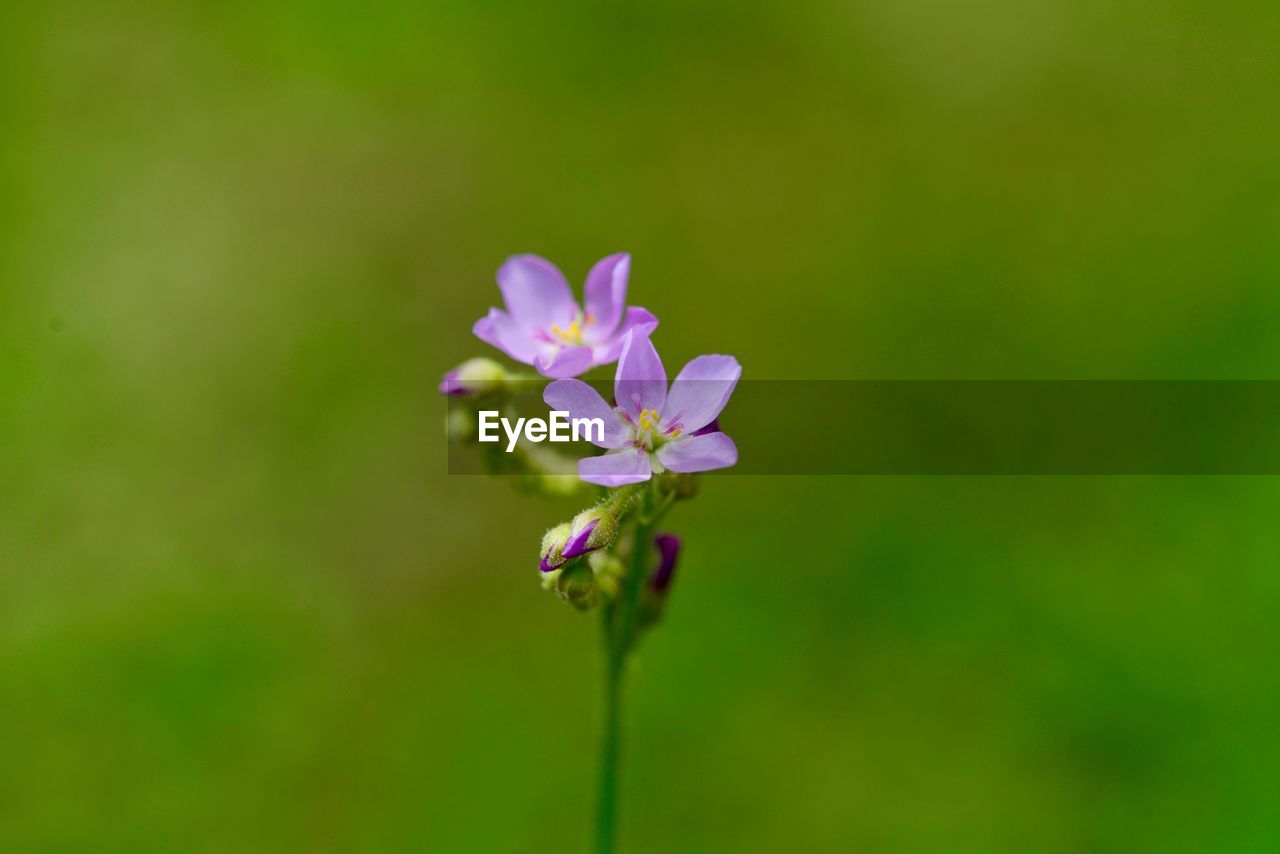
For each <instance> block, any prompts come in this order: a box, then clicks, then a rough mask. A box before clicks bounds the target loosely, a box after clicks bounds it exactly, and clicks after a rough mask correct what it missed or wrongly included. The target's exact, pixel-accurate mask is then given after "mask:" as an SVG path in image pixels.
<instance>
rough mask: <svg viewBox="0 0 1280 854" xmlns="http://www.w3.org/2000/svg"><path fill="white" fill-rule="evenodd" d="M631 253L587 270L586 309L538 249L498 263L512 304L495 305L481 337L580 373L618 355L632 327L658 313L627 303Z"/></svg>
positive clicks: (540, 365)
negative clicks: (537, 252)
mask: <svg viewBox="0 0 1280 854" xmlns="http://www.w3.org/2000/svg"><path fill="white" fill-rule="evenodd" d="M630 270H631V256H630V255H627V254H625V253H619V254H617V255H610V256H609V257H607V258H605V259H603V260H601V261H599V262H598V263H597V264H596V265H595V266H594V267H592V268H591V272H590V273H588V274H587V285H586V289H585V291H586V310H585V311H583V309H582V308H580V307H579V306H578V303H576V302H575V301H574V299H573V294H572V293H570V291H569V283H568V282H566V281H565V278H564V275H563V274H561V272H560V271H559V270H558V269H557V268H556V266H555V265H554V264H552V263H551V262H550V261H547V260H546V259H544V258H539V257H538V256H537V255H516V256H515V257H514V258H509V259H507V262H506V263H505V264H503V265H502V267H501V268H499V269H498V287H499V288H500V289H501V290H502V299H503V301H504V302H505V303H506V306H507V310H506V311H502V310H501V309H497V308H491V309H489V314H488V315H487V316H485V317H482V318H480V319H479V320H477V321H476V325H475V326H474V327H473V328H472V331H473V332H475V334H476V337H477V338H479V339H480V340H481V341H484V342H485V343H486V344H492V345H493V346H494V347H497V348H498V349H499V350H501V351H502V352H504V353H506V354H507V355H508V356H510V357H511V358H513V359H515V360H516V361H517V362H524V363H525V364H526V365H533V366H534V367H535V368H537V370H538V373H540V374H542V375H543V376H547V377H576V376H577V375H578V374H581V373H582V372H583V371H586V370H587V369H589V368H592V367H594V366H595V365H607V364H609V363H610V362H613V361H614V360H616V359H617V358H618V354H619V353H620V352H621V351H622V341H623V338H624V337H625V336H626V334H627V332H628V331H629V330H631V329H634V328H636V327H641V326H643V327H647V328H648V329H649V330H650V331H652V330H653V329H654V328H656V327H657V325H658V319H657V318H656V317H654V316H653V315H652V314H650V313H649V312H648V311H647V310H646V309H643V308H637V307H635V306H632V307H631V308H626V306H625V303H626V298H627V276H628V274H629V273H630Z"/></svg>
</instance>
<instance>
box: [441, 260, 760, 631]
mask: <svg viewBox="0 0 1280 854" xmlns="http://www.w3.org/2000/svg"><path fill="white" fill-rule="evenodd" d="M630 271H631V258H630V256H628V255H626V254H618V255H610V256H609V257H607V258H604V259H603V260H601V261H600V262H598V263H597V264H596V265H595V266H594V267H592V269H591V272H590V273H589V274H588V275H587V281H586V285H585V288H584V300H583V302H582V304H581V305H580V304H579V303H578V302H577V301H576V300H575V299H574V298H573V294H572V292H571V291H570V288H569V284H568V282H567V281H566V280H565V278H564V276H563V275H562V274H561V273H560V271H559V270H558V269H557V268H556V267H555V265H553V264H551V263H550V262H549V261H546V260H545V259H543V258H539V257H537V256H535V255H518V256H516V257H513V258H511V259H509V260H508V261H507V262H506V263H505V264H503V265H502V267H501V268H499V270H498V287H499V289H500V290H501V292H502V299H503V302H504V304H505V309H499V308H491V309H490V310H489V313H488V314H486V315H485V316H484V317H482V318H480V320H478V321H476V324H475V326H474V328H473V331H474V332H475V335H476V337H477V338H479V339H480V340H481V341H484V342H485V343H487V344H491V345H492V346H494V347H496V348H497V349H499V350H501V351H502V352H503V353H505V354H506V355H507V356H509V357H510V358H512V359H514V360H515V361H517V362H520V363H522V364H525V365H529V366H532V367H533V368H534V370H536V371H537V373H538V374H540V375H541V376H543V377H546V378H548V379H550V380H551V382H549V383H547V384H546V386H545V387H544V388H543V389H542V399H543V401H544V402H545V403H546V404H547V406H549V407H550V408H551V409H552V410H558V411H566V412H568V413H569V416H570V417H571V418H587V419H595V418H598V419H600V420H602V421H603V423H604V425H605V429H604V432H603V435H599V436H592V437H591V439H592V443H593V444H595V445H596V446H598V447H599V448H601V449H603V450H604V453H603V454H600V455H598V456H589V457H586V458H583V459H580V460H577V461H576V462H575V461H572V460H568V459H565V458H564V457H562V456H560V455H559V454H558V453H556V452H554V451H552V450H550V449H547V448H543V447H537V446H532V445H528V444H525V443H522V444H521V446H520V447H518V448H517V450H518V453H514V454H511V455H499V454H493V453H490V455H489V456H488V457H487V458H486V462H487V463H488V465H489V467H490V470H491V471H494V472H500V473H513V474H518V475H520V476H521V478H522V482H523V483H524V484H525V485H527V486H529V487H531V488H533V489H537V490H540V491H543V492H548V493H555V494H567V493H571V492H574V491H577V490H578V489H579V488H581V486H582V485H583V484H591V485H595V486H598V487H603V488H604V490H605V491H604V493H603V496H602V497H601V498H600V500H599V501H598V502H597V503H596V504H595V505H594V506H592V507H590V508H588V509H586V510H583V511H582V512H581V513H579V514H578V515H577V516H575V517H574V518H573V519H572V520H571V521H568V522H564V523H562V524H560V525H556V526H555V527H553V528H551V529H550V530H549V531H547V533H546V535H545V536H544V537H543V539H542V547H541V550H540V553H539V563H538V569H539V571H540V573H541V578H542V584H543V587H544V588H545V589H547V590H551V591H554V592H555V593H556V594H557V595H558V596H559V597H560V598H562V599H564V600H565V601H566V602H568V603H570V604H571V605H573V606H575V607H577V608H579V609H583V610H585V609H588V608H591V607H593V606H595V605H598V604H601V603H602V602H603V603H604V604H605V605H606V606H607V610H608V613H607V614H606V630H607V631H609V632H612V633H613V634H617V633H618V632H621V635H620V636H619V637H620V640H619V641H618V642H619V643H621V644H623V645H625V648H627V649H629V648H630V645H631V644H632V643H633V642H634V639H635V634H636V633H637V632H638V630H639V629H641V628H643V627H645V626H646V625H648V624H650V623H652V622H653V621H655V620H656V619H657V616H658V615H659V614H660V613H661V607H662V604H663V602H664V600H665V597H666V593H667V591H668V590H669V589H670V586H671V581H672V578H673V576H674V573H675V567H676V561H677V558H678V556H679V553H680V540H679V538H677V537H676V536H674V535H672V534H661V533H657V532H656V531H655V530H654V526H655V525H656V524H657V522H658V521H659V520H660V519H661V518H662V516H663V515H664V514H665V513H666V511H667V510H668V509H669V508H670V506H671V504H672V503H673V502H675V501H676V500H679V499H682V498H688V497H690V496H692V495H693V493H694V492H695V489H696V487H695V485H694V483H693V481H692V475H694V474H696V473H698V472H704V471H710V470H713V469H720V468H725V467H728V466H732V465H734V464H735V463H737V461H738V449H737V447H736V446H735V445H734V443H733V440H732V439H730V438H729V437H728V436H727V435H725V434H724V433H723V432H721V430H720V427H719V421H718V418H719V416H720V413H721V411H722V410H723V409H724V407H725V404H727V403H728V401H729V397H730V396H731V395H732V394H733V390H734V388H735V386H736V385H737V382H738V378H739V377H740V376H741V374H742V368H741V366H740V365H739V364H738V361H737V359H734V358H733V357H732V356H722V355H707V356H699V357H697V358H695V359H693V360H692V361H690V362H689V363H688V364H687V365H685V366H684V367H683V368H682V369H681V370H680V372H679V373H678V374H677V375H676V378H675V379H674V380H673V381H672V382H671V383H670V384H668V382H667V375H666V370H665V368H664V367H663V364H662V359H661V357H659V355H658V351H657V349H656V348H655V347H654V345H653V341H652V335H653V333H654V331H655V330H656V329H657V327H658V319H657V318H656V317H654V315H653V314H652V313H651V312H649V311H648V310H647V309H644V308H640V307H637V306H630V307H628V306H627V305H626V297H627V284H628V278H629V275H630ZM614 362H616V363H617V367H616V369H615V371H614V382H613V395H612V399H611V400H606V399H605V398H604V397H603V396H602V395H601V394H600V393H599V392H597V391H596V390H595V389H594V388H593V387H592V386H591V385H588V384H587V383H586V382H583V381H582V380H580V379H576V377H578V376H579V375H581V374H583V373H585V372H587V371H588V370H590V369H592V368H595V367H599V366H603V365H609V364H612V363H614ZM533 379H534V377H533V376H532V375H530V374H526V373H520V372H518V371H509V370H507V369H506V368H505V367H503V366H502V365H501V364H499V363H497V362H495V361H493V360H491V359H484V358H477V359H471V360H469V361H467V362H464V363H463V364H461V365H459V366H458V367H457V368H455V369H454V370H452V371H449V372H448V373H447V374H445V375H444V378H443V379H442V381H441V383H440V391H441V393H443V394H446V395H450V396H451V397H455V398H458V399H459V400H462V401H467V402H471V403H472V404H474V408H473V409H472V410H466V409H465V408H464V409H461V410H454V411H453V412H452V413H451V419H450V434H451V435H452V436H453V437H454V438H458V439H461V438H467V437H468V436H469V435H470V432H469V431H470V425H471V424H474V420H473V419H471V420H469V419H468V416H469V415H470V414H471V413H472V412H476V411H478V410H479V409H481V408H486V409H498V410H502V411H505V410H506V408H507V407H509V406H511V405H512V403H513V402H514V400H515V399H516V398H517V397H519V396H520V394H521V391H522V390H524V389H527V388H528V387H529V384H530V383H531V381H532V380H533ZM504 456H505V457H506V458H505V459H504V458H503V457H504ZM575 472H576V476H574V473H575ZM615 609H616V610H618V612H619V613H618V615H617V616H616V617H615V616H614V613H613V612H614V610H615ZM615 624H616V625H615ZM611 627H612V628H611Z"/></svg>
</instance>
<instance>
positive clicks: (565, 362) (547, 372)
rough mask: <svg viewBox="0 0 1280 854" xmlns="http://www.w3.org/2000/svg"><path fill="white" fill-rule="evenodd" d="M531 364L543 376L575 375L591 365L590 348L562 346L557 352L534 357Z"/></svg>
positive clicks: (560, 376)
mask: <svg viewBox="0 0 1280 854" xmlns="http://www.w3.org/2000/svg"><path fill="white" fill-rule="evenodd" d="M533 366H534V367H535V368H537V369H538V373H540V374H542V375H543V376H544V377H555V378H557V379H559V378H562V377H576V376H577V375H578V374H580V373H582V372H583V371H585V370H587V369H588V368H590V367H591V348H590V347H563V348H561V349H560V351H559V352H557V353H554V354H551V355H546V354H544V355H540V356H538V357H536V358H535V359H534V360H533Z"/></svg>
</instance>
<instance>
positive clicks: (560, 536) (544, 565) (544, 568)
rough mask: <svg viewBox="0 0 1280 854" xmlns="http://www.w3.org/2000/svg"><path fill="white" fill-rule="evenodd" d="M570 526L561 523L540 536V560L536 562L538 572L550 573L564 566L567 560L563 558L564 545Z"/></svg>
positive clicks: (566, 523)
mask: <svg viewBox="0 0 1280 854" xmlns="http://www.w3.org/2000/svg"><path fill="white" fill-rule="evenodd" d="M571 530H572V526H571V525H570V524H569V523H568V522H561V523H560V524H559V525H556V526H555V527H554V528H552V529H551V530H550V531H547V532H546V533H545V534H543V535H542V551H541V552H540V553H541V555H542V559H541V560H540V561H539V562H538V570H539V571H541V572H551V571H552V570H553V569H559V568H560V567H562V566H564V564H565V561H566V560H567V558H566V557H565V556H564V544H565V542H566V541H567V540H568V539H569V532H570V531H571Z"/></svg>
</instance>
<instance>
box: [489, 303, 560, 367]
mask: <svg viewBox="0 0 1280 854" xmlns="http://www.w3.org/2000/svg"><path fill="white" fill-rule="evenodd" d="M471 331H472V332H474V333H475V336H476V337H477V338H479V339H480V340H481V341H483V342H485V343H486V344H491V345H493V346H494V347H497V348H498V349H499V350H501V351H502V352H504V353H506V354H507V355H508V356H510V357H511V358H513V359H515V360H516V361H517V362H524V363H525V364H526V365H532V364H533V359H534V357H535V356H537V355H538V353H540V352H541V350H542V347H543V346H544V345H542V344H540V343H539V342H537V341H535V340H533V338H531V337H530V336H529V333H528V332H526V331H525V330H523V329H521V328H520V327H519V326H517V325H516V322H515V321H514V320H512V319H511V316H510V315H508V314H507V313H506V312H504V311H502V310H501V309H497V308H491V309H489V315H488V316H487V317H482V318H480V319H479V320H477V321H476V323H475V326H473V327H471Z"/></svg>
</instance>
